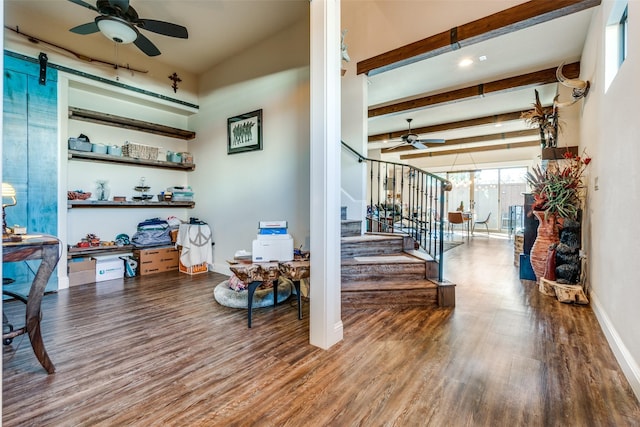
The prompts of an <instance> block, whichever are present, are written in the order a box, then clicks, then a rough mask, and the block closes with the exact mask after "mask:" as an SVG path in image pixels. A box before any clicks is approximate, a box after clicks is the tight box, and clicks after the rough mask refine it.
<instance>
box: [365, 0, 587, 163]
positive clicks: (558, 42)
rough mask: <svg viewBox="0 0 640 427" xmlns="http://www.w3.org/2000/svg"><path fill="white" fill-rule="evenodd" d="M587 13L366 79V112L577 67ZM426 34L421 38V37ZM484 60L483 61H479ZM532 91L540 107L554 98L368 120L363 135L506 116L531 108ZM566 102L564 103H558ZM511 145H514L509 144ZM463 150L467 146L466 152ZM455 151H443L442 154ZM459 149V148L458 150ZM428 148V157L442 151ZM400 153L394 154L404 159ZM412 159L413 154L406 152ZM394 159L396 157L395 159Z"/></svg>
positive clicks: (510, 98) (470, 103)
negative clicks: (562, 65) (467, 61)
mask: <svg viewBox="0 0 640 427" xmlns="http://www.w3.org/2000/svg"><path fill="white" fill-rule="evenodd" d="M592 11H593V9H589V10H585V11H582V12H578V13H574V14H572V15H568V16H565V17H562V18H558V19H555V20H552V21H548V22H545V23H542V24H537V25H535V26H532V27H529V28H526V29H522V30H519V31H517V32H513V33H510V34H508V35H504V36H500V37H497V38H493V39H490V40H488V41H485V42H482V43H478V44H474V45H471V46H468V47H464V48H461V49H459V50H456V51H453V52H448V53H445V54H442V55H439V56H435V57H433V58H429V59H426V60H423V61H420V62H417V63H414V64H411V65H408V66H404V67H401V68H397V69H395V70H391V71H387V72H384V73H381V74H377V75H374V76H370V77H369V78H368V83H369V85H368V96H369V106H370V107H378V106H383V105H388V104H393V103H396V102H398V101H402V100H406V99H412V98H417V97H421V96H428V95H431V94H435V93H442V92H447V91H451V90H455V89H459V88H464V87H469V86H473V85H477V84H480V83H487V82H491V81H495V80H500V79H504V78H507V77H512V76H517V75H522V74H526V73H530V72H533V71H539V70H543V69H548V68H555V67H557V66H558V65H559V64H560V63H562V62H566V63H572V62H579V61H580V57H581V54H582V50H583V46H584V43H585V38H586V33H587V30H588V27H589V24H590V21H591V16H592V13H593V12H592ZM430 35H431V34H427V35H425V37H428V36H430ZM481 56H485V57H486V60H484V61H480V60H479V58H480V57H481ZM466 58H469V59H472V60H473V61H474V62H473V64H472V65H471V66H469V67H467V68H461V67H459V66H458V62H459V61H460V60H462V59H466ZM534 89H538V91H539V92H540V95H541V96H540V98H541V101H542V103H543V104H544V105H551V103H552V101H553V98H554V96H555V95H556V94H557V93H558V85H557V84H547V85H543V86H536V87H524V88H521V89H517V90H513V91H510V92H506V93H498V94H487V95H485V96H484V97H476V98H471V99H468V100H462V101H458V102H454V103H449V104H444V105H436V106H431V107H426V108H422V109H419V110H413V111H405V112H401V113H397V114H388V115H385V116H381V117H374V118H370V119H369V123H368V134H369V135H377V134H383V133H388V132H396V131H403V130H406V129H407V122H406V119H407V118H412V119H413V121H412V122H411V126H412V128H419V127H425V126H430V125H434V124H441V123H449V122H455V121H459V120H466V119H472V118H477V117H484V116H490V115H494V114H500V113H506V112H511V111H518V110H526V109H529V108H531V104H532V103H533V102H534ZM563 100H564V101H568V100H569V99H563ZM524 129H528V128H527V126H526V124H525V123H524V121H523V120H520V119H519V120H515V121H512V122H505V123H502V126H501V127H500V129H499V130H496V128H495V127H494V126H493V125H485V126H479V127H474V128H465V129H456V130H450V131H444V132H437V133H435V134H434V133H430V134H421V135H420V137H422V138H445V139H447V140H450V139H457V138H463V137H470V136H477V135H488V134H495V133H498V132H500V133H504V132H510V131H516V130H524ZM504 142H505V141H504V140H496V141H487V142H483V143H479V144H475V145H491V144H496V143H501V144H502V143H504ZM513 142H517V141H515V140H514V141H513ZM397 143H398V141H393V142H390V143H382V142H378V143H370V144H369V146H370V149H371V148H385V147H389V146H394V145H396V144H397ZM466 147H468V146H466ZM454 148H456V147H455V146H449V145H448V146H447V147H446V150H451V149H454ZM459 148H461V147H459ZM444 149H445V148H444V147H442V148H438V147H437V146H436V147H432V148H430V149H429V151H438V150H444ZM406 153H407V152H401V153H399V154H406ZM411 153H415V151H411ZM399 154H398V155H399Z"/></svg>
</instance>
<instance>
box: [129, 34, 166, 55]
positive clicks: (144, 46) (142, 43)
mask: <svg viewBox="0 0 640 427" xmlns="http://www.w3.org/2000/svg"><path fill="white" fill-rule="evenodd" d="M133 44H135V45H136V46H137V47H138V49H140V50H141V51H143V52H144V53H145V54H147V56H158V55H160V51H159V50H158V48H157V47H156V45H154V44H153V43H151V40H149V39H148V38H146V37H145V36H144V35H142V34H140V33H138V38H137V39H136V41H134V42H133Z"/></svg>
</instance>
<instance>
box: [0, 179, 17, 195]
mask: <svg viewBox="0 0 640 427" xmlns="http://www.w3.org/2000/svg"><path fill="white" fill-rule="evenodd" d="M2 197H16V190H15V189H14V188H13V186H12V185H11V184H7V183H6V182H3V183H2Z"/></svg>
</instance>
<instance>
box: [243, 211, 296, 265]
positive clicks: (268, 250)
mask: <svg viewBox="0 0 640 427" xmlns="http://www.w3.org/2000/svg"><path fill="white" fill-rule="evenodd" d="M251 260H252V261H253V262H269V261H292V260H293V238H292V237H291V235H290V234H288V233H287V221H260V222H259V224H258V236H257V238H256V240H254V241H253V246H252V250H251Z"/></svg>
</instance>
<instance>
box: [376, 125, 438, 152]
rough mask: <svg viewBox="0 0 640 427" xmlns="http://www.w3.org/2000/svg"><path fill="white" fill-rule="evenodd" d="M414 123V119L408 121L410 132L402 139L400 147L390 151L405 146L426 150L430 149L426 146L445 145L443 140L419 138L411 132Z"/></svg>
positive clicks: (394, 147) (396, 146)
mask: <svg viewBox="0 0 640 427" xmlns="http://www.w3.org/2000/svg"><path fill="white" fill-rule="evenodd" d="M412 121H413V119H407V123H409V132H407V133H406V134H404V135H402V136H401V137H400V138H401V139H402V142H401V143H400V144H398V145H395V146H393V147H390V148H388V149H389V150H394V149H396V148H398V147H402V146H404V145H410V146H412V147H413V148H416V149H419V150H424V149H426V148H429V147H427V146H426V145H424V144H444V143H445V140H444V139H442V138H426V139H420V138H418V135H417V134H415V133H412V132H411V122H412Z"/></svg>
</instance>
